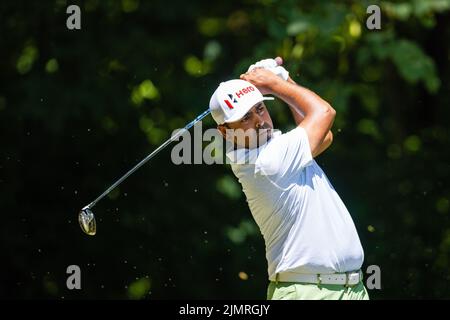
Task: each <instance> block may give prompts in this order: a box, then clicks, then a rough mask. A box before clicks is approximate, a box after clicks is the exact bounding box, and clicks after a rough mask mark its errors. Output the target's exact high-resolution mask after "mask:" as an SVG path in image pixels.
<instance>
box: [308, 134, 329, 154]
mask: <svg viewBox="0 0 450 320" xmlns="http://www.w3.org/2000/svg"><path fill="white" fill-rule="evenodd" d="M332 142H333V133H332V132H331V130H330V131H328V133H327V135H326V136H325V139H323V142H322V144H321V145H320V146H319V148H318V150H317V151H316V152H315V153H313V154H312V156H313V158H315V157H317V156H318V155H319V154H321V153H322V152H324V151H325V150H327V149H328V147H329V146H330V145H331V143H332Z"/></svg>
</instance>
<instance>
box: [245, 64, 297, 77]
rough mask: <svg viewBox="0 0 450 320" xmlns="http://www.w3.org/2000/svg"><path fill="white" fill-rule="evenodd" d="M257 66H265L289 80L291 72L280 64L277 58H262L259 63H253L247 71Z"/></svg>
mask: <svg viewBox="0 0 450 320" xmlns="http://www.w3.org/2000/svg"><path fill="white" fill-rule="evenodd" d="M255 68H264V69H267V70H270V71H272V72H273V73H275V74H276V75H277V76H279V77H280V78H282V79H284V80H287V79H288V78H289V72H288V71H287V70H286V69H285V68H284V67H282V66H279V65H278V63H277V62H276V61H275V59H263V60H260V61H258V62H257V63H255V64H252V65H251V66H250V67H249V68H248V70H247V72H250V71H252V70H253V69H255Z"/></svg>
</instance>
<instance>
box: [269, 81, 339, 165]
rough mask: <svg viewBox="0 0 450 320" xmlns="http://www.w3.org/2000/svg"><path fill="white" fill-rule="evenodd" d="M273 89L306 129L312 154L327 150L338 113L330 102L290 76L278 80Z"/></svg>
mask: <svg viewBox="0 0 450 320" xmlns="http://www.w3.org/2000/svg"><path fill="white" fill-rule="evenodd" d="M272 89H273V90H272V94H274V95H276V96H278V97H279V98H280V99H282V100H283V101H285V102H286V103H287V104H288V105H289V107H290V109H291V112H292V114H293V117H294V119H295V122H296V123H297V125H298V126H301V127H303V128H304V129H305V130H306V132H307V134H308V139H309V143H310V147H311V153H312V155H313V156H314V157H315V156H317V155H319V154H320V153H322V152H323V151H325V150H326V149H327V148H328V147H329V145H330V144H331V142H332V133H331V131H330V129H331V126H332V125H333V121H334V117H335V114H336V112H335V110H334V109H333V108H332V107H331V106H330V104H329V103H328V102H326V101H325V100H323V99H322V98H320V97H319V96H318V95H317V94H315V93H314V92H312V91H311V90H308V89H306V88H303V87H301V86H299V85H297V84H296V83H295V82H294V81H293V80H292V79H290V78H289V79H288V81H278V82H277V83H276V84H274V85H273V86H272ZM330 137H331V139H330Z"/></svg>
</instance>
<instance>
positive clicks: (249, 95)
mask: <svg viewBox="0 0 450 320" xmlns="http://www.w3.org/2000/svg"><path fill="white" fill-rule="evenodd" d="M263 100H273V97H264V96H263V95H262V94H261V92H260V91H259V90H258V89H257V88H256V87H255V86H254V85H253V84H251V83H250V82H248V81H245V80H240V79H236V80H229V81H226V82H222V83H221V84H220V85H219V87H218V88H217V89H216V91H215V92H214V93H213V95H212V97H211V100H210V101H209V109H210V110H211V115H212V117H213V118H214V120H215V121H216V122H217V124H224V123H225V122H234V121H238V120H239V119H241V118H242V117H243V116H245V114H246V113H247V112H248V111H249V110H250V109H251V108H252V107H253V106H254V105H256V104H258V103H260V102H261V101H263Z"/></svg>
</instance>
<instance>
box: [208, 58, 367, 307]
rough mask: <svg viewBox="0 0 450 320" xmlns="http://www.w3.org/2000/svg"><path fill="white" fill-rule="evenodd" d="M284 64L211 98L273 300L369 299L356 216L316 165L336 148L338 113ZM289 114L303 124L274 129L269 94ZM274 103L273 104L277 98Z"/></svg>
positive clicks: (253, 72)
mask: <svg viewBox="0 0 450 320" xmlns="http://www.w3.org/2000/svg"><path fill="white" fill-rule="evenodd" d="M281 63H282V60H281V58H279V57H277V58H276V59H265V60H261V61H259V62H258V63H256V64H255V65H252V66H251V67H250V68H249V70H248V72H247V73H245V74H242V75H241V76H240V79H235V80H230V81H227V82H223V83H221V84H220V85H219V87H218V88H217V89H216V91H215V92H214V94H213V95H212V97H211V101H210V110H211V114H212V116H213V118H214V120H215V121H216V123H217V125H218V126H217V128H218V130H219V131H220V132H221V133H222V135H223V137H224V138H225V139H226V140H227V142H229V143H231V144H232V145H233V146H234V147H233V148H232V149H231V150H230V151H229V152H227V157H228V159H229V161H230V163H231V168H232V170H233V173H234V175H235V176H236V177H237V179H238V180H239V183H240V184H241V185H242V189H243V191H244V193H245V195H246V198H247V202H248V205H249V208H250V211H251V213H252V215H253V218H254V219H255V221H256V223H257V224H258V226H259V229H260V231H261V233H262V235H263V237H264V241H265V246H266V258H267V263H268V276H269V281H270V282H269V286H268V290H267V298H268V299H369V297H368V294H367V291H366V289H365V287H364V284H363V282H362V272H361V270H360V268H361V266H362V263H363V260H364V252H363V249H362V246H361V243H360V240H359V237H358V233H357V231H356V228H355V225H354V223H353V221H352V218H351V216H350V214H349V212H348V210H347V208H346V207H345V205H344V203H343V202H342V200H341V199H340V197H339V195H338V194H337V192H336V190H335V189H334V188H333V186H332V185H331V183H330V181H329V180H328V178H327V176H326V175H325V173H324V172H323V170H322V169H321V168H320V167H319V165H318V164H317V162H316V161H315V160H314V158H315V157H317V156H318V155H319V154H321V153H322V152H324V151H325V150H326V149H327V148H328V147H329V146H330V144H331V142H332V140H333V135H332V133H331V131H330V129H331V127H332V124H333V120H334V117H335V115H336V111H335V110H334V109H333V108H332V107H331V106H330V104H328V103H327V102H326V101H324V100H323V99H322V98H320V97H319V96H318V95H316V94H315V93H314V92H312V91H310V90H308V89H306V88H304V87H302V86H300V85H297V84H296V83H295V82H294V81H293V80H292V79H291V78H290V77H289V73H288V72H287V71H286V70H285V69H284V68H283V67H282V66H281ZM266 94H269V95H273V96H276V97H278V98H280V99H281V100H283V101H284V102H285V103H286V104H287V105H288V106H289V108H290V110H291V113H292V116H293V118H294V120H295V123H296V124H297V126H296V128H295V129H292V130H291V131H289V132H286V133H283V134H282V133H281V132H279V131H276V130H274V128H273V123H272V119H271V117H270V114H269V111H268V109H267V107H266V105H265V104H264V100H268V99H271V98H270V97H264V96H263V95H266ZM272 99H273V98H272Z"/></svg>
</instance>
